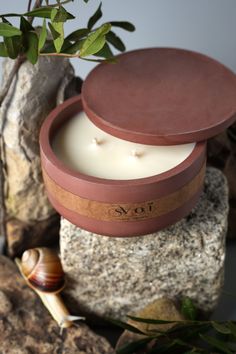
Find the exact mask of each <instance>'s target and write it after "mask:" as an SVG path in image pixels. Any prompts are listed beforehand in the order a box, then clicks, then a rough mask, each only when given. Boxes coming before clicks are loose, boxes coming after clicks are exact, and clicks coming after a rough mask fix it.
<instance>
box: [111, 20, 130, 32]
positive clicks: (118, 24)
mask: <svg viewBox="0 0 236 354" xmlns="http://www.w3.org/2000/svg"><path fill="white" fill-rule="evenodd" d="M110 24H111V25H112V26H113V27H120V28H122V29H124V30H126V31H129V32H133V31H135V26H134V25H133V24H132V23H130V22H128V21H111V22H110Z"/></svg>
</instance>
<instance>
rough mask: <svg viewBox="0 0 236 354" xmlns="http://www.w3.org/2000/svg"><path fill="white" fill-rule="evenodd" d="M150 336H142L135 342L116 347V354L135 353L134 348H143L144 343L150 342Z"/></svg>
mask: <svg viewBox="0 0 236 354" xmlns="http://www.w3.org/2000/svg"><path fill="white" fill-rule="evenodd" d="M151 340H152V338H143V339H140V340H138V341H136V342H132V343H129V344H126V345H124V346H122V347H121V348H119V349H117V351H116V353H117V354H132V353H135V351H136V350H140V349H144V348H145V347H146V345H147V344H148V343H149V342H151Z"/></svg>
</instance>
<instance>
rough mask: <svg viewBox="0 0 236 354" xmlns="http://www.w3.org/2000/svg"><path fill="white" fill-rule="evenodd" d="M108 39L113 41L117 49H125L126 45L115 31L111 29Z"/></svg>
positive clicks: (122, 50)
mask: <svg viewBox="0 0 236 354" xmlns="http://www.w3.org/2000/svg"><path fill="white" fill-rule="evenodd" d="M106 39H107V41H108V42H109V43H111V44H112V45H113V46H114V47H115V48H116V49H118V50H120V51H121V52H124V51H125V45H124V43H123V42H122V40H121V39H120V37H118V36H117V35H116V34H115V33H114V32H112V31H110V32H109V33H107V35H106Z"/></svg>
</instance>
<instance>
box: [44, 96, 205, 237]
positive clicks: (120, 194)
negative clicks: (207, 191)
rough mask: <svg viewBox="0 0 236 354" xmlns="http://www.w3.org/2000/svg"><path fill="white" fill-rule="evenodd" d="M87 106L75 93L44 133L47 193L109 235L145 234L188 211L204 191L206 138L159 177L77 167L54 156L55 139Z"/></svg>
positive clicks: (74, 218)
mask: <svg viewBox="0 0 236 354" xmlns="http://www.w3.org/2000/svg"><path fill="white" fill-rule="evenodd" d="M82 110H83V106H82V102H81V97H80V96H77V97H74V98H72V99H69V100H67V101H66V102H64V103H63V104H62V105H60V106H58V107H57V108H56V109H55V110H54V111H53V112H52V113H51V114H50V116H49V117H48V118H47V120H46V121H45V123H44V124H43V126H42V129H41V134H40V146H41V161H42V170H43V177H44V182H45V186H46V189H47V193H48V197H49V199H50V201H51V203H52V205H53V206H54V207H55V209H56V210H57V211H58V212H59V213H60V214H61V215H63V216H64V217H65V218H66V219H68V220H69V221H71V222H72V223H73V224H75V225H77V226H79V227H81V228H84V229H86V230H89V231H92V232H94V233H97V234H102V235H107V236H119V237H122V236H126V237H128V236H136V235H146V234H149V233H151V232H154V231H157V230H159V229H162V228H164V227H166V226H168V225H170V224H173V223H174V222H176V221H177V220H180V219H181V218H182V217H183V216H185V215H186V214H188V213H189V211H190V210H191V209H192V208H193V206H194V205H195V203H196V201H197V200H198V198H199V195H200V193H201V190H202V185H203V180H204V173H205V150H206V149H205V145H206V144H205V143H204V142H200V143H197V144H196V146H195V147H194V149H193V151H192V153H191V154H190V155H189V157H188V158H187V159H186V160H184V161H183V162H182V163H180V164H179V165H178V166H176V167H174V168H172V169H170V170H169V171H167V172H164V173H161V174H159V175H156V176H152V177H147V178H140V179H133V180H111V179H103V178H97V177H92V176H87V175H84V174H82V173H79V172H76V171H73V170H71V169H69V168H67V167H66V166H65V165H64V164H63V163H62V162H61V161H60V160H59V159H58V158H57V156H56V155H55V153H54V151H53V149H52V141H53V139H54V137H55V135H56V133H57V132H58V130H59V129H60V127H61V126H62V125H63V124H64V123H65V122H67V121H68V119H72V118H73V116H74V115H75V114H77V113H78V112H81V111H82Z"/></svg>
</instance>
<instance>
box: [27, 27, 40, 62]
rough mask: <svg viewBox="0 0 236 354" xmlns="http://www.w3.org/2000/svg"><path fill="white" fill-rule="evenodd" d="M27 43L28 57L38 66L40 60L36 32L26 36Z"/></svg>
mask: <svg viewBox="0 0 236 354" xmlns="http://www.w3.org/2000/svg"><path fill="white" fill-rule="evenodd" d="M25 39H26V43H27V51H26V53H25V54H26V57H27V59H28V60H29V61H30V62H31V64H36V63H37V60H38V36H37V34H36V33H35V32H31V31H30V32H27V33H26V34H25Z"/></svg>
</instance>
